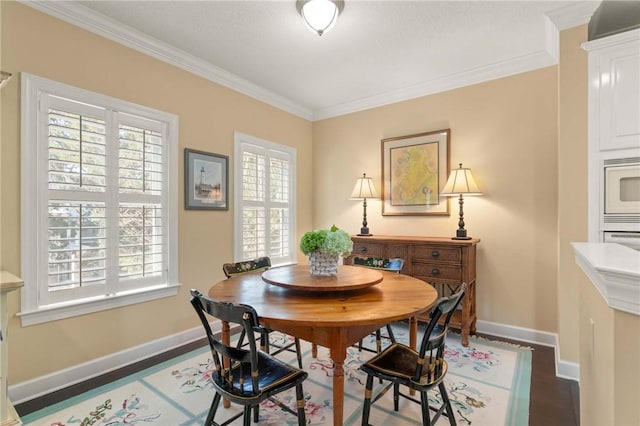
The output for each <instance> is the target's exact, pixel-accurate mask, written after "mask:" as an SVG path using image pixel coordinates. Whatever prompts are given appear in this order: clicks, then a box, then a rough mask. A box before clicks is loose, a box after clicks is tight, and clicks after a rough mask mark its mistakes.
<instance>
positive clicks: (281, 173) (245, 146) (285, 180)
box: [236, 142, 293, 264]
mask: <svg viewBox="0 0 640 426" xmlns="http://www.w3.org/2000/svg"><path fill="white" fill-rule="evenodd" d="M240 157H241V158H242V160H241V164H240V169H241V171H240V179H239V180H240V181H241V188H239V192H240V197H239V204H240V205H239V206H238V208H240V210H241V227H240V236H239V240H240V241H239V243H240V245H241V248H240V250H239V257H240V258H239V259H236V260H237V261H238V260H247V259H254V258H256V257H260V256H269V257H271V260H272V263H274V264H276V263H283V262H289V261H292V260H293V252H292V233H291V232H292V231H291V229H292V223H293V222H292V219H293V218H292V217H291V208H292V206H291V205H292V193H293V181H292V163H293V161H292V154H291V153H289V152H286V151H284V150H278V149H274V148H273V147H265V146H261V145H259V144H254V143H248V142H243V143H241V144H240ZM236 241H238V240H236ZM236 252H238V250H236ZM236 257H238V255H237V256H236Z"/></svg>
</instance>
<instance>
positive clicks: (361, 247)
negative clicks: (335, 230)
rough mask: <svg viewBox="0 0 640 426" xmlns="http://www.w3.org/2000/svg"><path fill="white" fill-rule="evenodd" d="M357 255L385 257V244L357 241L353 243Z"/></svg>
mask: <svg viewBox="0 0 640 426" xmlns="http://www.w3.org/2000/svg"><path fill="white" fill-rule="evenodd" d="M352 253H353V254H354V255H355V256H367V257H383V256H384V245H382V244H369V243H364V244H363V243H356V244H354V245H353V252H352Z"/></svg>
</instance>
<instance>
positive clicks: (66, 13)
mask: <svg viewBox="0 0 640 426" xmlns="http://www.w3.org/2000/svg"><path fill="white" fill-rule="evenodd" d="M18 1H19V2H20V3H22V4H24V5H26V6H29V7H32V8H34V9H36V10H38V11H40V12H43V13H46V14H48V15H51V16H53V17H56V18H58V19H61V20H63V21H65V22H68V23H70V24H72V25H75V26H78V27H80V28H83V29H85V30H87V31H90V32H93V33H95V34H97V35H99V36H102V37H105V38H107V39H109V40H112V41H115V42H116V43H119V44H122V45H124V46H127V47H129V48H132V49H134V50H137V51H138V52H141V53H143V54H146V55H149V56H151V57H154V58H156V59H159V60H161V61H163V62H166V63H168V64H171V65H174V66H176V67H178V68H181V69H183V70H185V71H188V72H190V73H193V74H195V75H198V76H200V77H203V78H205V79H207V80H209V81H212V82H214V83H217V84H220V85H222V86H224V87H227V88H229V89H232V90H235V91H237V92H239V93H242V94H244V95H247V96H250V97H252V98H254V99H257V100H259V101H262V102H264V103H266V104H269V105H271V106H274V107H276V108H279V109H281V110H283V111H286V112H289V113H291V114H293V115H296V116H298V117H301V118H303V119H305V120H309V121H316V120H323V119H327V118H332V117H336V116H340V115H345V114H349V113H353V112H358V111H363V110H366V109H371V108H375V107H380V106H383V105H389V104H392V103H396V102H402V101H406V100H410V99H415V98H419V97H422V96H427V95H431V94H434V93H439V92H444V91H446V90H452V89H457V88H460V87H464V86H469V85H472V84H478V83H482V82H485V81H490V80H495V79H498V78H503V77H508V76H510V75H514V74H518V73H522V72H527V71H532V70H535V69H538V68H544V67H547V66H551V65H555V64H557V62H558V31H559V30H563V29H566V28H571V27H573V26H577V25H581V24H585V23H588V22H589V19H590V17H591V15H592V14H593V12H594V11H595V9H596V8H597V7H598V5H599V4H600V2H599V1H580V2H576V3H574V4H570V5H568V6H565V7H562V8H560V9H557V10H555V11H552V12H550V13H547V17H548V19H549V20H550V21H551V22H552V23H553V25H550V24H546V28H545V31H546V37H547V41H546V50H545V51H541V52H536V53H533V54H530V55H525V56H521V57H517V58H512V59H509V60H506V61H502V62H497V63H493V64H490V65H487V66H484V67H479V68H475V69H471V70H468V71H464V72H461V73H457V74H452V75H447V76H443V77H441V78H437V79H433V80H429V81H426V82H424V83H421V84H418V85H414V86H411V87H407V88H402V89H398V90H393V91H390V92H386V93H382V94H379V95H375V96H371V97H369V98H364V99H359V100H354V101H352V102H347V103H343V104H339V105H335V106H332V107H328V108H323V109H318V110H315V111H312V110H310V109H308V108H306V107H303V106H301V105H299V104H297V103H295V102H293V101H291V100H290V99H287V98H285V97H283V96H281V95H278V94H276V93H274V92H271V91H269V90H267V89H264V88H262V87H260V86H258V85H256V84H254V83H251V82H250V81H248V80H245V79H243V78H240V77H238V76H236V75H234V74H232V73H230V72H228V71H225V70H223V69H222V68H219V67H217V66H215V65H213V64H211V63H209V62H207V61H204V60H202V59H200V58H197V57H195V56H193V55H191V54H189V53H187V52H184V51H183V50H180V49H178V48H176V47H174V46H171V45H169V44H167V43H164V42H162V41H160V40H157V39H155V38H153V37H150V36H148V35H146V34H144V33H142V32H140V31H137V30H135V29H133V28H131V27H129V26H126V25H124V24H122V23H120V22H117V21H115V20H113V19H111V18H109V17H106V16H104V15H102V14H99V13H97V12H95V11H93V10H91V9H89V8H87V7H85V6H82V5H80V4H78V3H76V2H72V1H46V0H18ZM554 26H555V28H554Z"/></svg>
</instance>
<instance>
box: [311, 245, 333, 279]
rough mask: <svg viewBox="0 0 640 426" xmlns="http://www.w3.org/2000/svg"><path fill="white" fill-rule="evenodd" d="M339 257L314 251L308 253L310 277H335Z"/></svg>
mask: <svg viewBox="0 0 640 426" xmlns="http://www.w3.org/2000/svg"><path fill="white" fill-rule="evenodd" d="M339 260H340V256H338V255H337V254H330V253H327V252H324V251H320V250H316V251H312V252H311V253H309V268H310V270H311V275H323V276H326V275H337V273H338V261H339Z"/></svg>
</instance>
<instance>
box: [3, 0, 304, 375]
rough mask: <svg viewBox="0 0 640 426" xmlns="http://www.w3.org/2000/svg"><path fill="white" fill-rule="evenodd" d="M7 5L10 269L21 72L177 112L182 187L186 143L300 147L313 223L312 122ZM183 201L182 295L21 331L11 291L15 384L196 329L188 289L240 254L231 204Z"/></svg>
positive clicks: (15, 245)
mask: <svg viewBox="0 0 640 426" xmlns="http://www.w3.org/2000/svg"><path fill="white" fill-rule="evenodd" d="M1 7H2V43H3V44H2V63H3V67H5V68H6V69H7V70H8V71H10V72H12V73H14V78H13V79H12V80H11V81H10V83H9V85H8V86H6V87H5V88H4V89H3V91H2V124H3V125H2V157H1V158H2V170H1V174H2V176H1V177H2V183H3V186H2V191H1V193H0V196H1V205H2V207H1V214H2V223H1V226H2V230H3V234H2V242H1V244H2V246H1V248H2V249H1V251H0V252H1V253H2V268H3V269H7V270H9V271H11V272H13V273H16V274H20V270H21V269H20V268H21V262H28V259H20V167H19V164H20V133H19V126H20V122H19V105H20V102H19V86H20V84H19V82H20V80H19V78H17V77H19V76H18V74H19V73H20V72H28V73H32V74H35V75H38V76H42V77H45V78H49V79H52V80H56V81H60V82H62V83H66V84H70V85H73V86H77V87H81V88H83V89H88V90H92V91H95V92H99V93H103V94H106V95H109V96H113V97H116V98H120V99H124V100H127V101H131V102H135V103H138V104H141V105H145V106H149V107H151V108H156V109H160V110H164V111H167V112H171V113H174V114H176V115H178V116H179V119H180V133H179V141H180V147H179V149H180V158H181V160H180V161H179V162H178V164H176V165H175V167H178V168H179V171H178V175H179V176H180V182H179V185H178V187H179V188H182V187H183V181H182V176H183V170H182V169H183V168H182V151H183V149H184V148H186V147H188V148H192V149H198V150H203V151H208V152H215V153H219V154H225V155H229V156H230V157H231V161H233V132H234V131H240V132H242V133H246V134H250V135H253V136H256V137H260V138H263V139H267V140H270V141H273V142H277V143H282V144H285V145H289V146H292V147H294V148H296V149H297V165H298V174H297V176H296V184H297V192H298V194H297V195H298V200H299V201H300V203H299V204H298V206H299V207H298V216H297V226H298V235H301V232H302V230H307V229H309V228H311V227H312V223H311V210H310V207H309V206H310V205H311V199H310V198H309V196H308V195H307V194H310V193H311V183H312V180H311V179H312V176H311V169H312V167H311V123H310V122H309V121H306V120H303V119H301V118H298V117H295V116H293V115H291V114H288V113H286V112H283V111H281V110H278V109H276V108H274V107H271V106H269V105H266V104H264V103H261V102H258V101H256V100H254V99H252V98H249V97H247V96H244V95H241V94H239V93H237V92H234V91H232V90H229V89H227V88H224V87H221V86H219V85H216V84H213V83H211V82H209V81H207V80H204V79H202V78H199V77H196V76H194V75H192V74H190V73H187V72H185V71H182V70H180V69H178V68H175V67H173V66H170V65H167V64H165V63H163V62H160V61H158V60H155V59H153V58H150V57H148V56H145V55H142V54H140V53H138V52H135V51H133V50H131V49H128V48H125V47H123V46H121V45H119V44H117V43H114V42H111V41H108V40H106V39H104V38H101V37H98V36H97V35H94V34H92V33H89V32H86V31H83V30H81V29H79V28H78V27H75V26H72V25H69V24H66V23H63V22H62V21H59V20H57V19H54V18H52V17H50V16H48V15H45V14H42V13H39V12H37V11H35V10H34V9H31V8H29V7H26V6H23V5H21V4H19V3H15V2H6V1H3V2H1ZM230 166H231V164H230ZM230 173H233V169H232V167H231V170H230ZM231 176H232V175H231ZM180 192H181V197H182V191H180ZM232 199H233V194H231V195H230V200H232ZM179 202H180V214H179V224H178V226H179V250H180V261H179V267H180V282H181V283H182V288H181V290H180V292H179V294H178V296H177V297H170V298H165V299H161V300H158V301H154V302H148V303H142V304H139V305H136V306H130V307H124V308H119V309H113V310H109V311H104V312H100V313H96V314H93V315H85V316H81V317H76V318H70V319H65V320H59V321H54V322H51V323H48V324H41V325H34V326H30V327H24V328H23V327H21V324H20V321H19V320H18V318H16V316H15V314H16V312H18V311H19V306H20V302H19V292H13V293H12V294H11V295H10V296H9V314H10V316H11V317H12V319H11V320H10V324H9V327H10V329H11V345H10V355H9V363H10V364H9V365H10V380H11V383H13V384H15V383H19V382H22V381H25V380H28V379H32V378H34V377H38V376H41V375H44V374H47V373H51V372H53V371H57V370H61V369H63V368H65V367H69V366H73V365H76V364H79V363H83V362H87V361H89V360H91V359H94V358H97V357H101V356H104V355H108V354H111V353H114V352H117V351H120V350H123V349H126V348H129V347H132V346H136V345H140V344H142V343H144V342H147V341H151V340H155V339H158V338H161V337H164V336H168V335H171V334H173V333H177V332H180V331H183V330H185V329H189V328H192V327H195V326H196V325H197V323H196V317H195V315H194V313H193V309H192V308H191V306H190V305H189V303H188V300H189V296H188V291H189V288H190V287H196V288H199V289H201V290H203V291H204V290H206V289H208V287H209V286H210V284H211V283H213V282H215V281H217V280H219V279H221V278H223V274H222V270H221V266H220V265H221V264H222V263H223V262H225V261H229V260H232V259H233V226H232V224H233V221H232V210H230V211H228V212H212V211H185V210H184V209H183V208H182V206H183V200H182V198H180V200H179ZM27 266H28V264H27ZM29 284H30V283H27V285H29ZM31 285H33V284H32V283H31ZM167 313H170V314H171V315H167Z"/></svg>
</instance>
